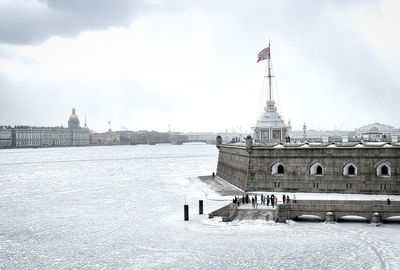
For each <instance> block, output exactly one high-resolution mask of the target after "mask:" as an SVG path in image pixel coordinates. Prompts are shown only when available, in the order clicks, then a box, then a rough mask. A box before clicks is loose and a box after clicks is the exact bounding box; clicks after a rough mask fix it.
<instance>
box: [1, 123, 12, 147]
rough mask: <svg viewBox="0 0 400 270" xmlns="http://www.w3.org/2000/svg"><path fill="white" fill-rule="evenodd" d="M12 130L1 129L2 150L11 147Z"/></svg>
mask: <svg viewBox="0 0 400 270" xmlns="http://www.w3.org/2000/svg"><path fill="white" fill-rule="evenodd" d="M11 135H12V132H11V129H9V128H7V127H0V148H2V147H10V146H11Z"/></svg>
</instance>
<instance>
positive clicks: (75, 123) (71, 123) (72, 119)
mask: <svg viewBox="0 0 400 270" xmlns="http://www.w3.org/2000/svg"><path fill="white" fill-rule="evenodd" d="M68 128H80V126H79V118H78V116H77V115H76V114H75V108H73V109H72V114H71V115H70V116H69V120H68Z"/></svg>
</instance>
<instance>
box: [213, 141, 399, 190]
mask: <svg viewBox="0 0 400 270" xmlns="http://www.w3.org/2000/svg"><path fill="white" fill-rule="evenodd" d="M249 157H250V155H249V154H248V152H247V151H246V149H245V147H244V146H242V147H238V146H235V147H232V146H228V145H222V146H220V154H219V160H218V169H217V175H218V176H220V177H221V178H223V179H225V180H227V181H229V182H231V183H232V184H234V185H236V186H238V187H240V188H242V189H244V190H247V191H250V190H259V191H282V192H285V191H288V192H290V191H291V192H296V191H297V192H337V193H365V194H371V193H372V194H400V175H399V172H398V170H399V168H400V147H387V148H386V147H385V148H382V147H364V148H354V147H336V148H326V147H309V148H301V147H285V148H273V147H262V146H253V148H252V151H251V162H250V163H251V166H250V167H249V166H248V165H249ZM276 162H280V163H281V164H282V165H283V166H284V170H285V171H284V174H283V175H275V176H273V175H272V166H273V165H274V164H275V163H276ZM315 162H318V163H320V164H321V165H322V167H323V169H324V172H323V175H322V176H318V175H310V167H311V166H312V165H313V164H314V163H315ZM349 162H351V163H353V164H354V165H355V166H356V167H357V175H356V176H344V175H343V167H344V166H345V165H346V164H348V163H349ZM382 162H385V163H387V164H388V165H389V166H390V168H391V176H390V177H378V176H377V174H376V168H377V166H378V165H379V164H381V163H382ZM385 185H386V186H385Z"/></svg>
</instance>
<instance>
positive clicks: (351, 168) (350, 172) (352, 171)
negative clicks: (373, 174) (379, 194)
mask: <svg viewBox="0 0 400 270" xmlns="http://www.w3.org/2000/svg"><path fill="white" fill-rule="evenodd" d="M347 173H348V175H356V168H354V166H353V165H350V166H349V167H348V168H347Z"/></svg>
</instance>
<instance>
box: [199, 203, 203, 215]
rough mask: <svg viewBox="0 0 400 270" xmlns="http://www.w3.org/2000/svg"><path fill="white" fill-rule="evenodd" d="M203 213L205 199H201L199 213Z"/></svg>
mask: <svg viewBox="0 0 400 270" xmlns="http://www.w3.org/2000/svg"><path fill="white" fill-rule="evenodd" d="M202 214H203V200H199V215H202Z"/></svg>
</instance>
